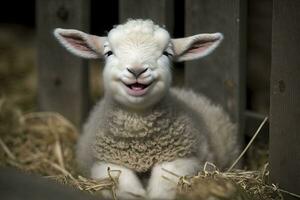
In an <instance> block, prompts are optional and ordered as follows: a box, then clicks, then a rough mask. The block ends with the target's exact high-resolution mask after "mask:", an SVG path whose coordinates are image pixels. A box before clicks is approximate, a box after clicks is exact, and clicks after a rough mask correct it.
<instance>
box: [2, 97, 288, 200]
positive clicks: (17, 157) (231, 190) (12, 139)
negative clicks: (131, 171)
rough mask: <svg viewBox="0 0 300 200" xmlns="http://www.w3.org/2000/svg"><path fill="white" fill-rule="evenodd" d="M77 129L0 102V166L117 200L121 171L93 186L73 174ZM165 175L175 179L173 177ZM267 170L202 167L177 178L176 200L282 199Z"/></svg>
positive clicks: (53, 117) (111, 172)
mask: <svg viewBox="0 0 300 200" xmlns="http://www.w3.org/2000/svg"><path fill="white" fill-rule="evenodd" d="M77 138H78V132H77V130H76V128H75V127H74V126H73V125H72V124H71V123H70V122H69V121H68V120H66V119H65V118H63V117H62V116H61V115H59V114H58V113H47V112H46V113H29V114H25V115H23V114H21V112H20V111H19V110H18V109H17V108H16V107H14V106H13V105H11V104H10V103H9V101H7V100H6V99H3V98H2V99H0V166H12V167H16V168H18V169H20V170H23V171H28V172H31V173H35V174H40V175H42V176H44V177H46V178H50V179H53V180H56V181H58V182H59V183H63V184H67V185H71V186H74V187H76V188H78V189H80V190H83V191H87V192H90V193H93V194H97V193H99V191H100V190H103V189H106V190H111V191H112V193H113V194H115V192H114V191H115V189H116V185H117V182H118V176H119V175H120V173H122V172H121V171H114V170H110V169H108V174H109V178H107V179H102V180H91V179H88V178H85V177H83V176H81V175H80V174H79V173H78V172H77V171H76V166H75V163H74V146H75V143H76V140H77ZM167 172H168V173H170V174H172V175H174V176H178V175H176V174H174V173H173V172H169V171H167ZM268 175H269V172H268V169H267V167H265V168H264V170H262V171H243V170H233V171H228V172H220V171H219V170H218V169H217V167H216V166H214V165H213V164H210V163H206V164H205V166H204V169H203V171H201V172H199V173H198V175H197V176H193V177H179V178H180V179H179V180H180V181H179V182H178V183H174V184H177V193H178V195H177V199H189V200H196V199H197V200H204V199H205V200H206V199H210V200H227V199H228V200H229V199H230V200H248V199H249V200H250V199H254V200H260V199H275V200H277V199H278V200H279V199H283V198H282V196H281V193H280V191H279V189H278V188H277V187H276V186H275V185H268Z"/></svg>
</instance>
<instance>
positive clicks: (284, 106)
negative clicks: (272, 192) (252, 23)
mask: <svg viewBox="0 0 300 200" xmlns="http://www.w3.org/2000/svg"><path fill="white" fill-rule="evenodd" d="M299 10H300V1H298V0H289V1H286V0H274V1H273V30H272V32H273V34H272V69H271V107H270V117H271V118H270V166H271V180H272V182H274V183H278V184H279V187H280V188H282V189H285V190H288V191H290V192H293V193H297V194H300V170H299V169H300V145H299V144H300V133H299V130H300V56H299V52H300V26H299V21H300V12H299ZM285 199H287V200H288V199H296V198H293V197H291V196H286V197H285Z"/></svg>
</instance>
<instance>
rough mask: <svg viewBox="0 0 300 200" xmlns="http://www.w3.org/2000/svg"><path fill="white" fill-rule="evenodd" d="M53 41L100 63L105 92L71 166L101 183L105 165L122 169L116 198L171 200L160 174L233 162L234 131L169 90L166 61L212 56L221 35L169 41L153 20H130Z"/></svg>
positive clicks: (198, 101)
mask: <svg viewBox="0 0 300 200" xmlns="http://www.w3.org/2000/svg"><path fill="white" fill-rule="evenodd" d="M54 35H55V37H56V38H57V39H58V41H59V42H60V43H61V44H62V45H63V46H64V47H65V48H66V49H67V50H69V51H70V52H71V53H73V54H75V55H77V56H80V57H83V58H89V59H97V58H99V59H104V60H105V67H104V71H103V80H104V83H103V84H104V88H105V94H104V97H103V99H102V100H101V101H99V102H98V103H97V105H96V106H95V107H94V109H93V110H92V112H91V114H90V116H89V118H88V120H87V122H86V124H85V125H84V128H83V134H82V135H81V137H80V139H79V142H78V146H77V160H78V164H79V166H80V167H81V168H82V169H83V171H85V172H86V173H87V174H88V175H89V176H90V177H92V178H94V179H101V178H106V177H107V176H108V174H107V168H108V167H110V169H112V170H120V171H121V175H120V177H119V181H118V188H117V191H116V194H117V197H118V198H120V199H138V198H140V197H144V198H146V199H173V198H174V197H175V194H176V184H174V183H172V182H170V181H168V180H166V179H164V178H163V176H164V177H167V178H169V179H171V180H174V181H175V182H176V181H177V178H176V177H174V176H172V175H170V174H169V173H167V172H166V171H165V170H164V169H167V170H169V171H172V172H174V173H176V174H178V175H181V176H183V175H194V174H195V173H197V172H198V171H199V170H201V169H202V167H203V165H204V163H205V162H206V161H209V162H213V163H215V164H216V165H217V166H218V167H220V168H225V167H228V165H229V164H230V163H231V162H232V160H233V159H234V158H236V155H237V152H238V150H239V145H238V143H237V128H236V125H235V124H234V123H232V122H231V120H230V118H229V116H228V115H227V114H226V113H225V112H224V110H223V109H222V108H221V107H220V106H218V105H214V104H212V103H211V101H210V100H209V99H208V98H206V97H205V96H204V95H201V94H196V93H195V92H193V91H192V90H187V89H178V88H171V80H172V76H171V65H172V61H178V62H180V61H187V60H193V59H198V58H201V57H203V56H206V55H208V54H210V53H211V52H212V51H213V50H214V49H215V48H216V47H217V46H218V45H219V44H220V42H221V41H222V39H223V36H222V34H221V33H213V34H198V35H194V36H190V37H185V38H179V39H171V38H170V35H169V33H168V32H167V31H166V30H165V29H164V28H162V27H160V26H158V25H155V24H154V23H153V22H152V21H151V20H142V19H136V20H128V21H127V22H126V23H124V24H121V25H118V26H115V27H114V28H113V29H112V30H111V31H110V32H109V33H108V36H107V37H99V36H95V35H90V34H87V33H84V32H81V31H78V30H71V29H60V28H57V29H55V31H54ZM147 172H148V173H150V177H148V179H146V181H144V180H141V179H142V178H140V175H141V174H145V173H147ZM145 184H146V185H145ZM103 195H104V196H106V197H108V198H112V197H111V195H110V193H109V192H103Z"/></svg>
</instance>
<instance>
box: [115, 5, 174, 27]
mask: <svg viewBox="0 0 300 200" xmlns="http://www.w3.org/2000/svg"><path fill="white" fill-rule="evenodd" d="M173 7H174V2H173V0H158V1H157V0H154V1H149V0H120V2H119V18H120V23H123V22H125V21H126V20H127V19H128V18H132V19H136V18H141V19H151V20H153V22H154V23H156V24H159V25H165V26H166V29H167V30H168V31H170V32H171V33H172V32H173V27H174V24H173V23H174V22H173V20H174V12H173Z"/></svg>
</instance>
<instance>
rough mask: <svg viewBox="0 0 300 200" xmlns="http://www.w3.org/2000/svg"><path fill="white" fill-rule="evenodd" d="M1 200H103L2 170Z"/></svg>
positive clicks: (11, 170) (0, 172)
mask: <svg viewBox="0 0 300 200" xmlns="http://www.w3.org/2000/svg"><path fill="white" fill-rule="evenodd" d="M0 197H1V200H12V199H13V200H21V199H22V200H41V199H43V200H52V199H56V200H67V199H72V200H96V199H98V200H101V199H99V197H95V196H93V195H88V194H87V193H83V192H80V191H79V190H75V189H73V188H71V187H67V186H66V185H62V184H58V183H57V182H55V181H51V180H49V179H46V178H41V177H38V176H36V175H29V174H28V173H27V174H25V173H22V172H20V171H17V170H15V169H10V168H0Z"/></svg>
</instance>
